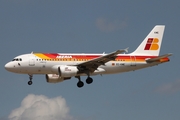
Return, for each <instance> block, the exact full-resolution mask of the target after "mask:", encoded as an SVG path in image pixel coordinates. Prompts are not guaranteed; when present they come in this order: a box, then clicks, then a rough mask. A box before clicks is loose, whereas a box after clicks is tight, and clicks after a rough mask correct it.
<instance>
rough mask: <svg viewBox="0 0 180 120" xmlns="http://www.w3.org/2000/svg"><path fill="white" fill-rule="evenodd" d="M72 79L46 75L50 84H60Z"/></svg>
mask: <svg viewBox="0 0 180 120" xmlns="http://www.w3.org/2000/svg"><path fill="white" fill-rule="evenodd" d="M67 79H71V77H65V78H63V77H59V75H57V74H46V81H47V82H48V83H58V82H63V81H64V80H67Z"/></svg>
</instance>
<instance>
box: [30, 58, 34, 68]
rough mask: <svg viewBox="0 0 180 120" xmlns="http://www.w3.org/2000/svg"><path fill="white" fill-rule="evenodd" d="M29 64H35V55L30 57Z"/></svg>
mask: <svg viewBox="0 0 180 120" xmlns="http://www.w3.org/2000/svg"><path fill="white" fill-rule="evenodd" d="M29 66H35V58H34V57H30V59H29Z"/></svg>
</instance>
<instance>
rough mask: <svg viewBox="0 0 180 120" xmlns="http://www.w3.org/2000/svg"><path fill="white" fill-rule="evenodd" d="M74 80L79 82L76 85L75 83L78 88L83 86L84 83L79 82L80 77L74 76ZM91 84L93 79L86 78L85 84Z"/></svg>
mask: <svg viewBox="0 0 180 120" xmlns="http://www.w3.org/2000/svg"><path fill="white" fill-rule="evenodd" d="M75 78H77V79H78V80H79V81H78V83H77V86H78V87H79V88H81V87H83V86H84V83H83V82H82V81H81V78H80V76H76V77H75ZM92 82H93V79H92V78H91V77H87V79H86V83H87V84H91V83H92Z"/></svg>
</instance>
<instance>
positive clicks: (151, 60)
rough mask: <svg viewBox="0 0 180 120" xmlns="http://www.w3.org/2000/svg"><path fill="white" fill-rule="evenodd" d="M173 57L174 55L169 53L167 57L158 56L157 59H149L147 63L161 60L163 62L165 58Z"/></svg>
mask: <svg viewBox="0 0 180 120" xmlns="http://www.w3.org/2000/svg"><path fill="white" fill-rule="evenodd" d="M171 55H172V53H168V54H165V55H161V56H158V57H156V58H150V59H147V60H146V62H147V63H152V62H156V61H159V60H161V59H163V58H167V57H169V56H171Z"/></svg>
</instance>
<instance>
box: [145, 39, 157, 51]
mask: <svg viewBox="0 0 180 120" xmlns="http://www.w3.org/2000/svg"><path fill="white" fill-rule="evenodd" d="M158 42H159V39H158V38H148V40H147V43H146V46H145V48H144V50H158V49H159V45H158Z"/></svg>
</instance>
